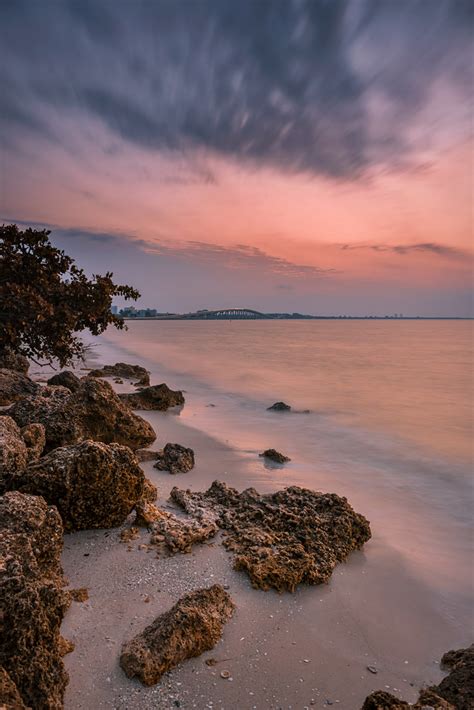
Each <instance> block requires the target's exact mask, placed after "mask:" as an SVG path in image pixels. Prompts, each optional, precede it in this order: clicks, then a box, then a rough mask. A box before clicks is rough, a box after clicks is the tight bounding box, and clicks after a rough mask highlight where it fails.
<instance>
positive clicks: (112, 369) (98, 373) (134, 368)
mask: <svg viewBox="0 0 474 710" xmlns="http://www.w3.org/2000/svg"><path fill="white" fill-rule="evenodd" d="M88 377H118V378H122V377H125V379H127V380H138V382H137V384H140V385H143V387H148V386H149V384H150V373H149V372H148V370H145V368H144V367H141V366H140V365H128V364H127V363H126V362H116V363H115V365H104V367H102V368H101V369H100V370H90V371H89V373H88Z"/></svg>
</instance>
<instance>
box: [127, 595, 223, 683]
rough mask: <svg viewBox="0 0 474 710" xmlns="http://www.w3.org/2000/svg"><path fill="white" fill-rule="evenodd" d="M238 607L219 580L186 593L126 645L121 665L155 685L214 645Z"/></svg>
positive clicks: (144, 681)
mask: <svg viewBox="0 0 474 710" xmlns="http://www.w3.org/2000/svg"><path fill="white" fill-rule="evenodd" d="M234 609H235V605H234V603H233V602H232V600H231V598H230V596H229V595H228V594H227V592H226V591H225V590H224V589H223V588H222V587H221V586H219V585H217V584H215V585H214V586H213V587H209V589H200V590H198V591H195V592H191V593H190V594H186V595H185V596H184V597H182V598H181V599H180V600H179V601H178V602H177V603H176V604H175V605H174V606H173V607H172V608H171V609H170V610H169V611H168V612H166V613H165V614H162V615H161V616H159V617H158V618H157V619H155V621H154V622H153V623H152V624H150V626H147V627H146V628H145V629H144V630H143V631H142V633H141V634H138V636H135V638H134V639H132V640H131V641H128V642H127V643H125V644H124V645H123V646H122V653H121V656H120V665H121V666H122V668H123V670H124V671H125V673H126V674H127V676H128V677H129V678H134V677H137V678H138V679H139V680H140V681H141V682H142V683H143V684H144V685H154V684H155V683H158V681H159V680H160V678H161V676H162V675H163V673H166V672H167V671H169V670H170V669H171V668H173V667H174V666H177V665H178V664H179V663H181V662H182V661H185V660H186V659H187V658H194V657H195V656H199V655H200V654H201V653H204V651H209V650H210V649H211V648H213V647H214V646H215V645H216V643H217V642H218V641H219V639H220V638H221V636H222V630H223V627H224V624H225V622H226V621H227V620H228V619H229V618H230V617H231V616H232V614H233V612H234Z"/></svg>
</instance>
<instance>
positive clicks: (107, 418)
mask: <svg viewBox="0 0 474 710" xmlns="http://www.w3.org/2000/svg"><path fill="white" fill-rule="evenodd" d="M7 413H8V414H9V415H10V416H11V417H13V419H15V421H16V422H17V424H19V425H20V426H26V425H27V424H31V423H33V422H40V423H41V424H43V425H44V427H45V430H46V451H51V450H52V449H55V448H57V447H58V446H67V445H69V444H77V443H78V442H80V441H83V440H84V439H94V440H96V441H102V442H104V443H107V444H108V443H112V442H115V443H118V444H123V445H124V446H129V447H130V448H131V449H137V448H139V447H142V446H148V445H149V444H151V443H152V442H153V441H154V440H155V438H156V435H155V432H154V431H153V428H152V427H151V425H150V424H149V423H148V422H146V421H145V420H144V419H142V418H141V417H138V416H137V415H136V414H134V413H133V412H132V411H130V409H129V408H128V407H127V406H126V405H125V404H123V402H121V401H120V399H119V398H118V396H117V395H116V393H115V392H114V391H113V389H112V387H111V386H110V385H109V383H108V382H102V381H101V380H96V379H93V378H91V379H89V378H85V379H83V380H81V382H80V386H79V388H78V389H77V390H76V391H75V392H71V391H70V390H68V389H67V388H66V387H51V386H47V387H43V388H42V389H41V391H40V392H38V393H37V394H35V395H32V396H29V397H24V398H23V399H21V400H20V401H18V402H16V403H15V404H14V405H13V406H12V407H10V409H9V410H8V411H7Z"/></svg>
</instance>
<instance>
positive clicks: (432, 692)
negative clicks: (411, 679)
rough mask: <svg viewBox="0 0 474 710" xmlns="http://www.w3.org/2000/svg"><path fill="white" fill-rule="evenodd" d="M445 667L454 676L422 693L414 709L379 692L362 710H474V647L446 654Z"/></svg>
mask: <svg viewBox="0 0 474 710" xmlns="http://www.w3.org/2000/svg"><path fill="white" fill-rule="evenodd" d="M441 667H444V668H447V669H450V673H449V674H448V675H447V676H446V678H443V680H442V681H441V683H439V684H438V685H434V686H432V687H430V688H426V689H424V690H422V691H421V692H420V695H419V698H418V700H417V702H416V703H415V704H414V705H409V704H408V703H406V702H404V701H403V700H399V699H398V698H396V697H395V696H393V695H391V694H390V693H386V692H385V691H382V690H378V691H376V692H375V693H372V694H371V695H369V696H368V697H367V698H366V699H365V702H364V704H363V706H362V710H388V709H390V710H405V708H412V709H413V710H426V708H434V710H471V708H473V707H474V644H472V645H471V646H469V648H461V649H459V650H457V651H448V653H445V654H444V656H443V658H442V659H441Z"/></svg>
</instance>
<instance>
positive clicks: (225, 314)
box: [181, 308, 271, 320]
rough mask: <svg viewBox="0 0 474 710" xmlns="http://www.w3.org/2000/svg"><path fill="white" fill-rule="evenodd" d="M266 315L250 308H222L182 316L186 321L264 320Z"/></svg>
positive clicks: (266, 317)
mask: <svg viewBox="0 0 474 710" xmlns="http://www.w3.org/2000/svg"><path fill="white" fill-rule="evenodd" d="M268 318H271V316H268V315H267V314H266V313H260V312H259V311H253V310H251V309H250V308H221V309H220V310H218V311H197V312H196V313H186V314H184V315H182V316H181V319H185V320H262V319H268Z"/></svg>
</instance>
